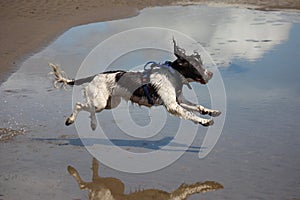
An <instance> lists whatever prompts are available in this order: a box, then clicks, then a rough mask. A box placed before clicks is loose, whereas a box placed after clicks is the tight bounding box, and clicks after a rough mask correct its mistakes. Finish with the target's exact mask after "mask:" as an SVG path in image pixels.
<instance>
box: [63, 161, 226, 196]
mask: <svg viewBox="0 0 300 200" xmlns="http://www.w3.org/2000/svg"><path fill="white" fill-rule="evenodd" d="M98 169H99V164H98V161H97V160H96V159H95V158H93V163H92V171H93V176H92V182H85V181H83V180H82V179H81V177H80V175H79V173H78V171H77V170H76V169H75V168H74V167H72V166H68V172H69V173H70V175H71V176H73V177H74V178H75V180H76V181H77V183H78V186H79V188H80V189H81V190H88V191H89V199H90V200H118V199H120V200H147V199H149V200H150V199H159V200H175V199H176V200H181V199H182V200H183V199H186V198H188V197H189V196H191V195H193V194H197V193H205V192H209V191H214V190H218V189H222V188H223V186H222V185H221V184H220V183H217V182H214V181H205V182H197V183H194V184H182V185H181V186H179V187H178V188H177V189H176V190H174V191H172V192H166V191H163V190H159V189H145V190H140V191H136V192H131V193H129V194H124V191H125V185H124V183H123V182H122V181H121V180H120V179H117V178H112V177H105V178H104V177H100V176H99V174H98Z"/></svg>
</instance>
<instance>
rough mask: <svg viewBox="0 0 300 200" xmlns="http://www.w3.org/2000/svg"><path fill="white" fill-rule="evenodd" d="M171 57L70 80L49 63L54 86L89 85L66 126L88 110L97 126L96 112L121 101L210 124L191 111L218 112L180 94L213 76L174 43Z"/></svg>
mask: <svg viewBox="0 0 300 200" xmlns="http://www.w3.org/2000/svg"><path fill="white" fill-rule="evenodd" d="M173 43H174V55H175V56H176V60H174V61H173V62H171V61H166V62H165V63H164V64H158V63H155V62H149V63H147V64H146V65H145V67H144V70H143V71H123V70H117V71H107V72H102V73H100V74H97V75H94V76H90V77H87V78H83V79H78V80H74V79H69V78H67V76H66V75H65V74H64V73H63V71H61V69H60V68H59V67H58V66H57V65H54V64H49V66H50V67H51V68H52V70H53V72H52V74H54V76H55V81H54V85H55V86H57V83H61V84H62V86H64V87H65V86H66V85H81V84H84V83H88V84H87V86H85V88H84V96H85V99H86V102H85V103H80V102H77V103H76V105H75V106H74V110H73V113H72V114H71V115H70V116H69V117H68V118H67V120H66V122H65V124H66V125H67V126H69V125H71V124H73V123H74V121H75V119H76V117H77V115H78V113H79V112H80V111H82V110H85V111H88V112H89V113H90V118H91V128H92V130H95V129H96V127H97V120H96V115H95V114H96V112H101V111H102V110H104V109H113V108H115V107H117V106H118V105H119V103H120V102H121V99H122V98H123V99H125V100H127V101H129V100H130V101H132V102H133V103H137V104H139V105H140V106H141V105H143V106H147V107H151V106H160V105H163V106H165V108H166V109H167V111H168V112H169V113H171V114H173V115H175V116H178V117H181V118H183V119H188V120H191V121H193V122H195V123H199V124H201V125H203V126H210V125H213V123H214V121H213V119H204V118H201V117H199V116H197V115H196V114H195V113H194V112H199V113H200V114H204V115H205V114H208V115H210V116H212V117H217V116H219V115H220V114H221V112H220V111H218V110H212V109H208V108H205V107H203V106H201V105H197V104H194V103H191V102H189V101H188V100H186V99H185V98H184V96H183V94H182V88H183V86H184V85H187V86H188V87H190V86H189V83H190V82H199V83H201V84H206V83H208V81H209V80H210V79H211V78H212V76H213V73H212V72H210V71H208V70H207V69H204V68H203V63H202V60H201V57H200V55H199V54H198V53H197V52H194V53H193V54H192V55H186V53H185V50H184V49H183V48H180V47H179V46H177V44H176V42H175V40H174V39H173Z"/></svg>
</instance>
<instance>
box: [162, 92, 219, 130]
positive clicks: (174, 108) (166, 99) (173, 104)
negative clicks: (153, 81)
mask: <svg viewBox="0 0 300 200" xmlns="http://www.w3.org/2000/svg"><path fill="white" fill-rule="evenodd" d="M158 94H159V96H160V97H161V100H162V101H163V103H164V106H165V107H166V109H167V111H168V112H169V113H171V114H173V115H176V116H178V117H181V118H183V119H188V120H191V121H193V122H195V123H199V124H201V125H203V126H210V125H213V124H214V121H213V120H212V119H204V118H201V117H198V116H197V115H195V114H194V113H192V112H190V111H188V110H186V109H184V108H183V107H182V106H181V105H179V104H178V102H177V101H176V93H175V89H174V90H172V87H169V88H168V87H163V88H160V89H159V90H158Z"/></svg>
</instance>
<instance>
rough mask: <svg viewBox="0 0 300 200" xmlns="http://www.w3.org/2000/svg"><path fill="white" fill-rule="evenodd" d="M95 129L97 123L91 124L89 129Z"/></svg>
mask: <svg viewBox="0 0 300 200" xmlns="http://www.w3.org/2000/svg"><path fill="white" fill-rule="evenodd" d="M96 128H97V122H96V123H94V122H91V129H92V130H93V131H94V130H96Z"/></svg>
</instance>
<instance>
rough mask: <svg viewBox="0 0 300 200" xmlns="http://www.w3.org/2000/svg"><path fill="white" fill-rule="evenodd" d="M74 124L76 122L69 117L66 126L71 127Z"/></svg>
mask: <svg viewBox="0 0 300 200" xmlns="http://www.w3.org/2000/svg"><path fill="white" fill-rule="evenodd" d="M73 123H74V120H72V119H71V117H68V118H67V119H66V122H65V125H66V126H70V125H71V124H73Z"/></svg>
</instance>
